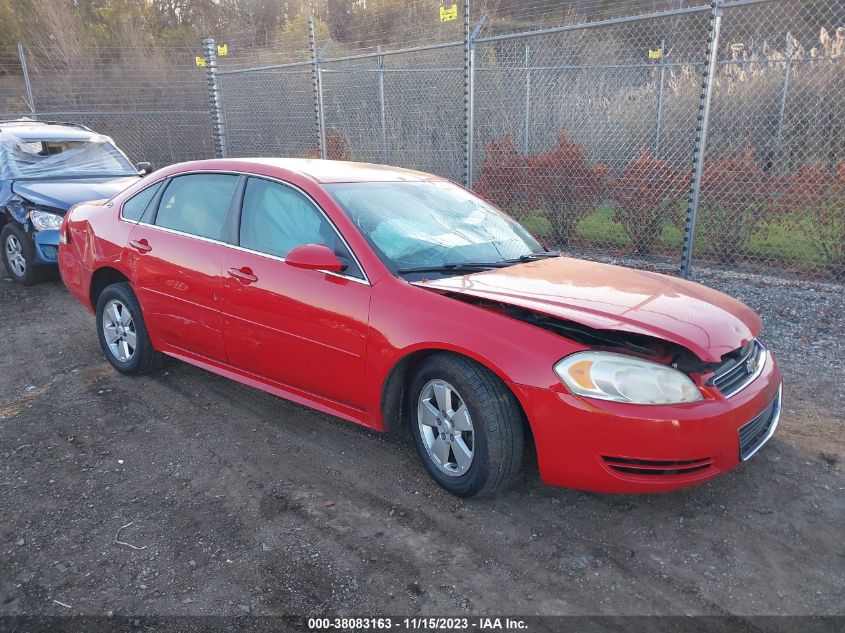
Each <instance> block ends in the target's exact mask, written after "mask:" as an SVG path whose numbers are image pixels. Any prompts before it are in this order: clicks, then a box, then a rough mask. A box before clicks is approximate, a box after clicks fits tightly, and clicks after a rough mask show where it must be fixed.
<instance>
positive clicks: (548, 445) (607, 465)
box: [510, 354, 781, 494]
mask: <svg viewBox="0 0 845 633" xmlns="http://www.w3.org/2000/svg"><path fill="white" fill-rule="evenodd" d="M510 386H511V388H512V389H513V390H514V392H515V393H516V394H517V397H518V398H519V400H520V402H521V403H522V405H523V407H524V409H525V412H526V414H527V416H528V419H529V421H530V424H531V430H532V433H533V435H534V442H535V445H536V448H537V460H538V464H539V468H540V476H541V478H542V479H543V481H544V482H545V483H547V484H550V485H553V486H563V487H567V488H577V489H581V490H592V491H595V492H610V493H624V494H628V493H649V492H664V491H669V490H676V489H678V488H685V487H687V486H691V485H695V484H699V483H702V482H704V481H707V480H708V479H712V478H713V477H715V476H716V475H718V474H720V473H723V472H727V471H729V470H732V469H733V468H735V467H736V466H737V465H738V464H739V463H740V461H742V458H741V453H742V455H743V456H744V457H745V459H748V458H750V457H751V456H752V455H753V454H754V453H756V452H757V450H758V449H759V448H760V447H761V446H762V445H763V444H764V443H765V442H766V441H768V439H769V438H770V437H771V435H772V433H774V429H775V428H776V427H777V422H778V418H779V415H780V407H781V404H780V394H781V375H780V371H779V369H778V366H777V361H776V360H775V358H774V356H773V355H772V354H769V355H768V359H767V362H766V365H765V367H764V368H763V371H762V372H761V373H760V375H759V376H758V377H757V378H756V379H755V380H754V381H753V382H751V383H750V384H749V385H748V386H747V387H745V388H744V389H743V390H742V391H740V392H739V393H737V394H736V395H734V396H733V397H731V398H728V399H726V398H724V397H723V396H722V395H721V394H720V393H719V392H718V391H717V390H715V389H705V390H704V393H705V399H704V400H701V401H699V402H693V403H689V404H681V405H666V406H663V405H659V406H658V405H631V404H624V403H618V402H607V401H601V400H595V399H588V398H582V397H579V396H574V395H572V394H569V393H566V392H565V390H564V389H563V388H562V387H561V389H560V390H559V391H558V390H555V389H541V388H537V387H528V386H525V385H516V384H512V385H510ZM750 423H753V424H750ZM740 429H743V431H742V436H743V446H742V448H741V446H740ZM752 449H753V450H752Z"/></svg>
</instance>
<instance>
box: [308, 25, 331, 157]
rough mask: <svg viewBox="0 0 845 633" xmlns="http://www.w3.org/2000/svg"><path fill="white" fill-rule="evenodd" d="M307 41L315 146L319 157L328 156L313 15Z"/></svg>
mask: <svg viewBox="0 0 845 633" xmlns="http://www.w3.org/2000/svg"><path fill="white" fill-rule="evenodd" d="M308 43H309V45H310V46H311V65H312V69H311V76H312V82H313V84H314V117H315V119H316V122H317V147H318V148H319V150H320V158H322V159H325V158H327V156H328V148H327V147H326V129H325V123H326V119H325V115H324V112H323V71H322V70H321V69H320V55H319V54H318V53H317V39H316V36H315V35H314V16H309V17H308Z"/></svg>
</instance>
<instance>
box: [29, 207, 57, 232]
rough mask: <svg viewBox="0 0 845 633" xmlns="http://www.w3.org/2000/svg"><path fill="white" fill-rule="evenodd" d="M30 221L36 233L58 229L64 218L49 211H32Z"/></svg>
mask: <svg viewBox="0 0 845 633" xmlns="http://www.w3.org/2000/svg"><path fill="white" fill-rule="evenodd" d="M29 221H30V222H32V226H34V227H35V230H36V231H47V230H49V229H58V228H59V227H60V226H61V225H62V216H60V215H56V214H55V213H48V212H47V211H30V212H29Z"/></svg>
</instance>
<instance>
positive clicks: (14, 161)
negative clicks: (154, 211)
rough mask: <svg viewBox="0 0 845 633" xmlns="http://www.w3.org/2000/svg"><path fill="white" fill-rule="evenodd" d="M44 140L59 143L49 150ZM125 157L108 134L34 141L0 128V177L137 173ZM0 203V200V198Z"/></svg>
mask: <svg viewBox="0 0 845 633" xmlns="http://www.w3.org/2000/svg"><path fill="white" fill-rule="evenodd" d="M44 143H49V144H50V145H53V146H55V145H62V146H63V147H62V151H61V152H58V153H52V152H51V151H50V149H49V148H47V147H46V146H45V145H44ZM137 174H138V172H137V170H136V169H135V167H133V165H132V163H131V162H129V159H128V158H126V156H125V155H124V154H123V153H122V152H121V151H120V150H119V149H117V147H116V146H115V145H114V143H113V142H112V140H111V139H110V138H109V137H108V136H103V135H100V134H91V135H90V137H89V138H87V139H82V140H81V139H79V138H78V137H76V138H68V139H57V138H55V137H51V138H49V139H45V140H44V141H43V142H42V141H41V140H35V139H33V138H31V137H27V138H21V137H19V136H17V135H15V134H14V133H13V132H11V131H9V130H0V180H27V179H43V178H51V179H59V178H80V177H91V176H94V177H102V176H111V177H119V176H130V175H137ZM0 203H2V201H0Z"/></svg>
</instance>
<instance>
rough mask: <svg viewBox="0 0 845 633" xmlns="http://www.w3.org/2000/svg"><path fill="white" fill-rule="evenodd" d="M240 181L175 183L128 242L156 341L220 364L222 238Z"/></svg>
mask: <svg viewBox="0 0 845 633" xmlns="http://www.w3.org/2000/svg"><path fill="white" fill-rule="evenodd" d="M238 178H239V177H238V176H236V175H232V174H219V173H197V174H187V175H183V176H176V177H174V178H171V179H170V181H169V182H168V183H166V184H165V185H164V190H163V193H161V194H160V196H159V197H158V200H157V204H155V202H154V203H153V204H152V205H151V206H150V208H148V210H147V212H145V214H144V217H143V218H141V221H140V222H139V223H138V224H137V225H136V226H135V228H134V229H133V230H132V233H131V235H130V239H129V247H130V249H129V250H130V252H131V253H132V255H131V257H132V261H133V264H134V281H135V290H136V292H137V294H138V298H139V300H140V302H141V305H142V306H143V309H144V319H145V321H146V324H147V327H148V328H149V329H150V331H151V334H152V335H153V337H154V340H158V341H161V342H163V343H165V344H166V345H168V346H172V347H175V348H179V349H180V350H183V351H187V352H190V353H193V354H197V355H200V356H204V357H206V358H210V359H214V360H219V361H225V360H226V352H225V347H224V344H223V317H222V315H221V312H220V297H221V279H220V271H221V266H222V261H223V254H224V248H223V245H222V244H223V242H222V233H223V226H224V222H225V219H226V215H227V212H228V210H229V205H230V202H231V200H232V198H233V193H234V190H235V187H236V185H237V183H238Z"/></svg>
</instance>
